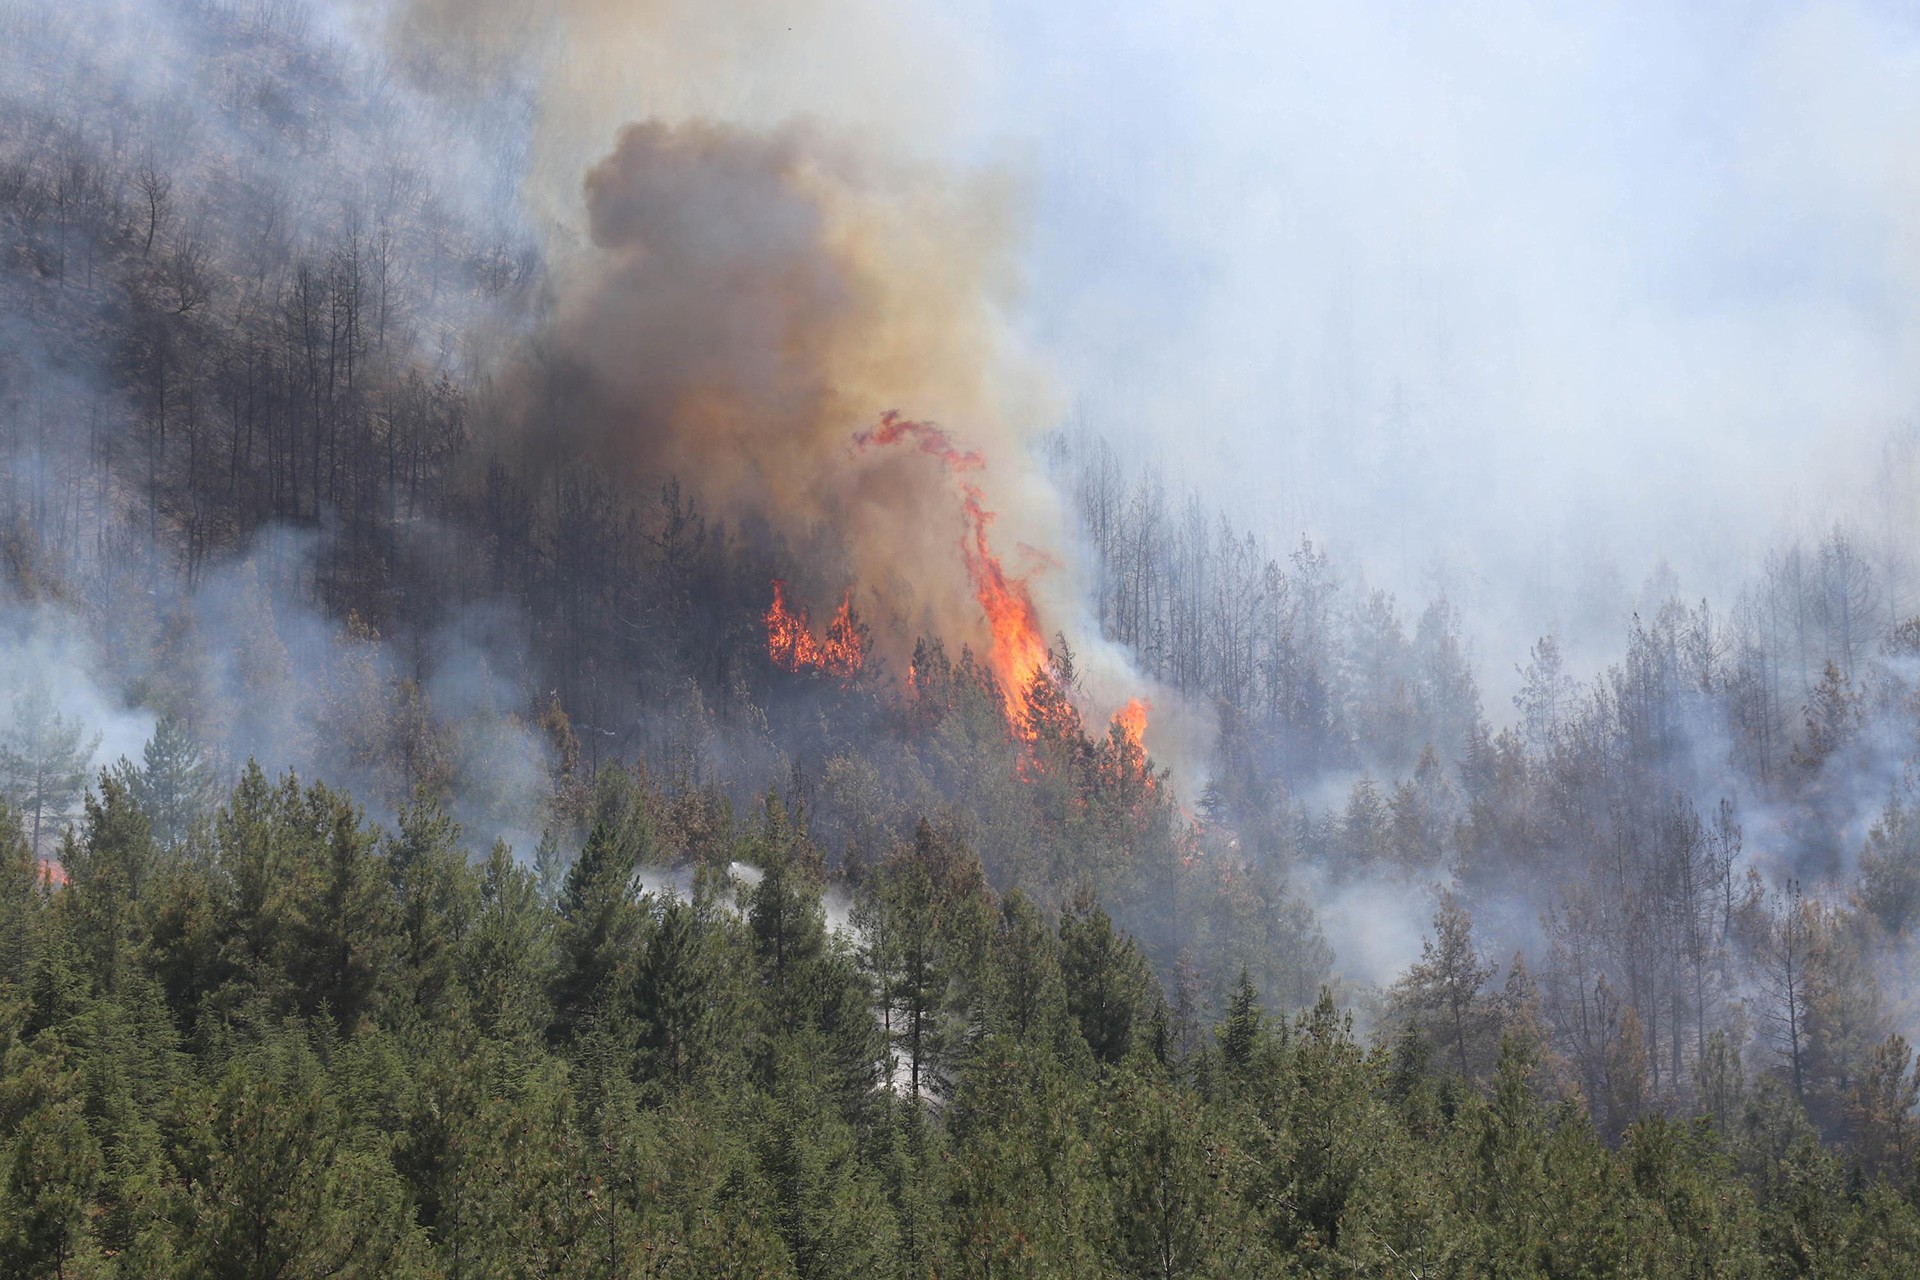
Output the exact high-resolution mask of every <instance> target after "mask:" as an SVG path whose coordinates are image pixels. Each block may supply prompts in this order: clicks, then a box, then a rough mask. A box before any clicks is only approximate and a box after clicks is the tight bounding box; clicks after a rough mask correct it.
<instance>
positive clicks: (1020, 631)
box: [853, 411, 1047, 740]
mask: <svg viewBox="0 0 1920 1280" xmlns="http://www.w3.org/2000/svg"><path fill="white" fill-rule="evenodd" d="M901 441H907V442H909V443H911V444H912V445H913V447H915V448H917V449H919V450H920V452H922V453H924V454H927V455H928V456H929V457H933V458H937V459H939V460H940V462H941V464H942V465H943V466H945V467H946V469H947V471H948V473H949V474H951V475H952V476H953V477H954V479H955V482H956V483H957V484H958V485H959V486H960V500H961V511H962V514H963V515H964V517H965V520H966V532H965V533H964V534H963V535H962V537H961V539H960V554H961V557H962V558H963V560H964V561H965V563H966V566H967V577H968V578H969V579H970V580H971V581H972V583H973V590H974V597H975V598H976V599H977V600H978V601H979V602H980V608H981V610H982V611H983V612H984V613H985V614H986V616H987V627H988V630H989V632H990V633H991V634H992V637H993V639H992V643H991V645H990V646H989V648H988V650H987V665H988V667H989V668H990V669H991V670H992V671H993V674H994V677H995V679H996V680H998V681H999V684H1000V694H1001V697H1002V698H1003V699H1004V700H1005V703H1006V711H1007V724H1008V726H1009V727H1010V728H1011V729H1012V731H1013V733H1014V735H1015V736H1016V737H1019V738H1022V739H1027V740H1030V739H1031V738H1032V737H1033V729H1032V728H1031V725H1030V720H1031V716H1030V714H1029V713H1030V710H1031V708H1030V702H1031V690H1032V688H1033V681H1034V677H1035V676H1037V675H1039V674H1040V673H1041V672H1043V671H1045V670H1046V667H1047V643H1046V640H1045V639H1044V638H1043V635H1042V633H1041V630H1040V613H1039V610H1037V609H1035V608H1034V605H1033V593H1032V592H1031V591H1030V590H1029V589H1028V587H1027V580H1026V579H1025V578H1024V577H1020V576H1018V575H1013V574H1009V573H1008V572H1007V570H1006V567H1005V566H1004V565H1003V564H1002V563H1001V561H1000V557H999V556H997V555H996V554H994V550H993V545H992V543H991V542H990V541H989V539H988V537H987V530H988V528H989V526H991V525H992V524H993V521H994V513H993V511H991V510H990V509H988V507H987V504H986V495H985V494H984V493H982V492H981V490H980V486H979V485H977V484H975V483H973V482H972V481H971V480H968V479H965V478H964V477H965V475H966V474H967V473H969V472H974V471H979V470H981V469H982V468H984V467H985V465H986V462H985V460H984V459H983V458H982V457H981V456H980V454H979V453H977V452H975V451H973V450H962V449H960V448H958V447H957V446H955V445H954V443H953V441H952V440H951V439H950V438H949V437H948V436H947V433H946V432H945V431H943V430H941V429H940V428H939V427H937V426H935V425H933V424H932V423H929V422H915V421H913V420H911V419H908V418H903V417H901V416H900V415H899V414H897V413H894V412H891V411H889V412H887V413H885V414H883V415H882V416H881V418H880V425H879V426H877V427H875V428H874V429H873V430H872V431H863V432H861V433H859V434H858V435H856V436H855V437H854V439H853V443H854V448H856V449H865V448H868V447H869V446H872V445H891V444H897V443H899V442H901Z"/></svg>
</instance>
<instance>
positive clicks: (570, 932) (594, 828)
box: [553, 765, 653, 1039]
mask: <svg viewBox="0 0 1920 1280" xmlns="http://www.w3.org/2000/svg"><path fill="white" fill-rule="evenodd" d="M652 851H653V825H652V820H651V818H650V817H649V815H648V813H647V811H646V806H645V803H644V800H643V797H642V795H641V792H640V784H639V782H638V781H637V780H636V779H635V778H634V776H633V775H632V774H630V773H628V772H627V771H626V770H625V769H623V768H621V767H620V766H619V765H608V766H606V767H605V768H603V769H602V770H601V771H600V776H599V778H598V779H597V780H596V782H595V784H594V796H593V822H592V825H591V827H590V828H589V829H588V832H587V842H586V844H585V846H583V847H582V848H581V850H580V856H579V857H578V858H576V859H575V860H574V863H573V866H572V867H570V868H569V869H568V871H567V877H566V882H565V884H564V886H563V887H562V888H561V891H560V927H559V931H558V935H557V937H556V939H555V941H556V952H557V955H556V961H557V968H556V971H555V974H554V989H553V1010H554V1017H555V1031H556V1032H557V1033H558V1034H559V1035H560V1036H561V1037H562V1038H563V1039H564V1038H568V1037H571V1036H573V1035H575V1034H577V1033H578V1032H580V1031H581V1030H582V1029H584V1028H585V1027H586V1025H587V1024H588V1022H589V1021H590V1020H591V1018H592V1017H593V1015H594V1013H595V1012H596V1011H597V1010H599V1009H600V1008H601V1006H602V1004H603V1003H604V1002H605V1001H607V1000H609V999H611V998H613V997H614V996H615V995H616V994H617V993H618V992H619V991H620V990H621V986H622V980H623V978H626V977H628V976H629V975H630V974H631V972H632V970H631V968H630V966H631V964H632V962H633V960H634V958H635V951H636V948H637V946H638V944H639V942H640V937H641V930H642V927H643V925H644V919H643V914H642V912H641V910H640V902H639V891H638V887H637V884H638V879H637V878H638V874H639V870H640V865H641V863H642V861H643V860H645V859H647V858H648V857H650V856H651V854H652Z"/></svg>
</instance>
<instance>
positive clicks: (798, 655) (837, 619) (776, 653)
mask: <svg viewBox="0 0 1920 1280" xmlns="http://www.w3.org/2000/svg"><path fill="white" fill-rule="evenodd" d="M765 620H766V624H767V656H768V657H769V658H771V659H773V665H774V666H776V667H779V668H780V669H781V670H782V671H792V672H796V673H797V672H801V671H821V672H825V673H826V674H827V675H830V676H834V677H836V678H838V679H841V680H846V679H849V678H851V677H853V676H854V675H857V674H858V673H859V672H860V670H861V668H863V667H865V666H866V665H867V645H868V637H867V629H866V627H865V625H864V624H862V623H861V622H860V620H859V618H858V616H856V615H855V613H854V611H853V592H852V591H851V590H849V591H847V592H846V593H845V594H843V595H842V596H841V597H840V607H839V608H838V609H837V610H835V611H834V615H833V621H831V622H829V623H828V624H827V634H826V637H825V638H824V639H821V640H815V639H814V638H813V632H812V630H811V622H812V619H811V617H810V615H809V614H808V612H807V609H806V606H804V605H802V606H801V607H800V609H799V611H798V612H795V611H794V610H791V609H789V608H788V607H787V584H786V583H785V582H783V581H781V580H780V579H779V578H775V579H774V580H773V603H772V604H770V605H768V606H767V612H766V614H765Z"/></svg>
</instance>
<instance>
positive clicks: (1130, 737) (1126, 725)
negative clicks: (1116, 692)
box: [1113, 698, 1153, 747]
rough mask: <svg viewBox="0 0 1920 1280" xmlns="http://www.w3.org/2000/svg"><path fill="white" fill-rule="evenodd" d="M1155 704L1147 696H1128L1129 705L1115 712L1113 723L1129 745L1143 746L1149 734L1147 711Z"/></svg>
mask: <svg viewBox="0 0 1920 1280" xmlns="http://www.w3.org/2000/svg"><path fill="white" fill-rule="evenodd" d="M1152 710H1153V704H1152V703H1151V702H1149V701H1147V700H1146V699H1145V698H1128V699H1127V705H1126V706H1124V707H1122V708H1120V709H1119V710H1118V711H1116V712H1114V713H1113V723H1114V725H1115V727H1116V728H1118V729H1119V730H1120V733H1121V735H1122V736H1123V737H1124V738H1125V739H1126V740H1127V743H1128V745H1129V746H1133V747H1139V746H1141V745H1142V744H1141V739H1142V738H1144V737H1146V734H1147V713H1148V712H1150V711H1152Z"/></svg>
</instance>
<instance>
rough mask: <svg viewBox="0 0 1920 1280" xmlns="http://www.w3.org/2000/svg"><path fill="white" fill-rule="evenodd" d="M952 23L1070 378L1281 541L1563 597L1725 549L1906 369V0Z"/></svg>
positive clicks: (1098, 413)
mask: <svg viewBox="0 0 1920 1280" xmlns="http://www.w3.org/2000/svg"><path fill="white" fill-rule="evenodd" d="M950 12H952V11H950ZM950 20H951V21H953V22H954V23H956V25H958V26H959V27H960V28H961V29H963V30H965V31H966V32H968V33H969V34H970V35H971V36H972V37H973V38H974V39H975V40H976V41H977V47H976V48H975V50H974V51H973V58H972V60H971V62H970V64H969V65H970V68H971V75H972V85H973V91H974V97H975V98H976V100H977V107H978V113H977V116H976V119H977V121H978V124H979V133H978V136H979V138H980V139H982V140H984V141H985V147H986V150H988V151H991V150H992V149H993V148H994V147H999V148H1002V149H1003V150H1005V151H1007V152H1008V153H1010V154H1012V155H1014V156H1015V157H1016V158H1017V161H1018V163H1020V164H1021V165H1023V166H1024V167H1025V168H1026V171H1027V172H1028V174H1029V175H1030V177H1031V180H1032V182H1033V187H1032V199H1033V202H1034V218H1035V220H1034V226H1033V229H1032V241H1031V244H1030V249H1029V259H1028V260H1029V264H1030V282H1031V292H1030V294H1029V296H1028V298H1027V300H1026V307H1025V310H1024V312H1023V316H1022V319H1023V323H1025V324H1027V325H1030V326H1031V335H1032V338H1033V340H1034V341H1035V342H1036V343H1037V344H1038V345H1040V346H1041V347H1042V348H1043V349H1044V350H1046V351H1047V352H1048V353H1049V354H1050V355H1051V357H1052V358H1053V359H1054V360H1055V361H1056V362H1057V364H1058V367H1059V369H1060V371H1061V374H1062V382H1063V387H1064V390H1065V392H1066V394H1067V396H1068V397H1069V398H1070V400H1071V401H1072V402H1074V403H1076V404H1077V405H1078V406H1079V407H1080V409H1081V410H1082V411H1083V412H1084V413H1085V414H1086V415H1087V416H1088V418H1089V419H1090V420H1091V421H1092V422H1093V423H1095V424H1096V425H1098V426H1100V427H1101V428H1102V429H1104V430H1107V431H1108V432H1110V433H1112V434H1115V435H1118V436H1120V437H1122V438H1127V439H1132V440H1137V441H1142V442H1145V443H1146V444H1147V445H1148V446H1149V447H1152V448H1156V449H1159V450H1161V451H1163V452H1165V453H1167V454H1169V455H1170V456H1172V457H1173V458H1175V459H1176V460H1177V461H1178V462H1179V464H1180V465H1181V466H1183V467H1185V468H1186V469H1187V470H1188V471H1189V472H1190V473H1191V474H1192V476H1193V477H1194V478H1195V479H1197V480H1200V481H1202V482H1203V483H1205V484H1207V485H1208V486H1209V487H1211V488H1213V489H1214V491H1215V492H1217V493H1218V494H1220V495H1221V496H1222V497H1223V498H1224V499H1225V500H1226V501H1227V502H1228V503H1229V504H1230V505H1231V506H1232V507H1233V508H1234V509H1236V510H1237V512H1238V513H1240V514H1241V515H1242V516H1243V517H1245V518H1248V519H1251V520H1255V521H1257V522H1259V523H1260V524H1262V525H1264V526H1265V529H1266V531H1267V532H1269V533H1271V534H1272V535H1273V536H1275V537H1277V538H1281V539H1289V540H1290V539H1291V538H1292V537H1295V536H1297V535H1298V534H1299V533H1300V532H1303V531H1312V532H1314V533H1315V534H1316V535H1318V536H1321V537H1324V538H1327V539H1329V540H1331V541H1332V543H1333V544H1334V546H1335V547H1336V549H1337V550H1338V549H1344V550H1346V551H1348V552H1349V553H1350V554H1352V555H1354V556H1358V557H1364V558H1365V560H1366V561H1367V563H1368V564H1369V566H1370V568H1371V571H1372V572H1373V573H1374V574H1376V576H1378V577H1379V578H1381V579H1383V580H1386V581H1392V582H1397V583H1398V584H1399V585H1402V586H1410V585H1416V584H1418V583H1420V582H1421V581H1422V580H1423V579H1424V578H1425V577H1426V576H1427V572H1426V571H1427V570H1428V568H1429V566H1430V565H1431V564H1432V563H1433V562H1434V561H1435V559H1436V557H1444V558H1445V559H1446V560H1447V561H1448V563H1449V564H1450V565H1451V569H1450V574H1451V580H1452V581H1453V582H1454V583H1455V586H1454V590H1455V591H1456V592H1458V593H1462V594H1466V595H1472V594H1474V592H1475V591H1479V592H1480V593H1481V594H1482V595H1485V596H1488V597H1498V596H1503V595H1505V594H1506V593H1507V591H1508V589H1509V587H1511V586H1514V585H1519V586H1521V587H1523V589H1524V590H1525V591H1526V592H1527V593H1528V594H1529V595H1530V596H1531V597H1532V598H1533V599H1534V600H1535V601H1536V602H1556V601H1558V600H1559V599H1560V597H1561V596H1563V595H1564V594H1565V593H1566V592H1569V591H1579V590H1583V589H1585V586H1586V585H1591V583H1590V582H1589V580H1593V581H1601V580H1604V579H1606V578H1607V575H1608V570H1607V569H1606V568H1605V565H1606V563H1608V562H1611V563H1612V565H1613V566H1614V567H1615V568H1616V569H1617V571H1618V581H1619V583H1620V584H1621V590H1622V591H1624V592H1626V593H1628V594H1631V592H1633V591H1634V590H1636V589H1637V588H1638V585H1639V582H1640V580H1641V578H1642V577H1643V576H1644V575H1645V573H1646V572H1647V570H1648V569H1649V568H1650V567H1651V566H1652V564H1653V563H1654V561H1655V559H1656V558H1657V557H1659V556H1662V555H1664V556H1666V557H1669V558H1671V559H1672V560H1673V562H1674V564H1675V566H1676V567H1677V568H1679V569H1680V570H1681V573H1682V579H1683V585H1684V586H1685V587H1686V588H1688V589H1690V590H1700V589H1705V588H1708V587H1714V588H1720V587H1723V586H1724V585H1725V584H1726V583H1727V581H1728V580H1730V579H1731V578H1732V577H1733V576H1735V575H1736V574H1737V573H1738V572H1739V565H1740V559H1741V557H1740V556H1739V555H1736V554H1735V553H1741V552H1744V551H1746V550H1749V549H1750V548H1751V546H1752V544H1753V543H1754V542H1755V541H1756V540H1757V539H1759V538H1761V537H1771V536H1773V534H1774V531H1775V529H1776V528H1777V527H1778V526H1779V525H1780V524H1781V523H1782V522H1788V523H1791V522H1794V521H1798V522H1800V523H1801V524H1803V525H1806V526H1809V527H1811V526H1814V525H1817V524H1820V523H1822V522H1824V521H1825V520H1826V519H1828V518H1829V516H1828V514H1827V513H1828V511H1829V510H1830V508H1831V504H1832V503H1833V502H1834V501H1835V495H1836V494H1841V493H1844V494H1846V495H1847V497H1848V499H1849V500H1851V499H1852V498H1853V497H1854V494H1855V491H1856V490H1857V489H1858V487H1859V486H1860V485H1862V484H1863V483H1865V482H1866V481H1867V480H1868V479H1869V478H1870V476H1871V473H1872V470H1873V468H1874V466H1875V465H1876V464H1875V459H1876V458H1877V451H1878V449H1879V446H1880V443H1881V441H1882V440H1883V439H1884V438H1885V436H1886V435H1887V433H1888V432H1890V431H1892V430H1894V429H1896V428H1898V427H1899V426H1900V425H1901V424H1902V423H1904V422H1905V421H1906V419H1907V416H1908V414H1909V409H1910V406H1911V405H1912V404H1913V403H1914V399H1915V397H1914V390H1915V382H1916V379H1915V376H1914V371H1915V369H1916V367H1920V366H1916V363H1915V356H1916V354H1920V309H1917V308H1916V302H1917V301H1920V252H1917V251H1920V240H1917V239H1916V235H1917V234H1920V228H1916V224H1915V220H1914V218H1913V216H1912V215H1913V212H1914V211H1915V210H1916V209H1917V208H1920V198H1917V197H1920V190H1916V187H1917V186H1920V25H1916V22H1917V21H1920V20H1917V19H1916V17H1915V16H1914V14H1913V13H1912V12H1911V11H1909V12H1904V13H1903V12H1900V11H1897V10H1895V9H1894V8H1893V7H1891V6H1871V5H1860V4H1827V5H1779V6H1764V5H1762V6H1754V5H1732V4H1725V5H1693V6H1687V5H1674V4H1670V3H1668V4H1646V5H1621V6H1600V5H1590V4H1578V5H1565V6H1551V5H1538V4H1529V5H1522V4H1487V5H1476V6H1435V5H1425V4H1406V5H1384V4H1370V3H1352V4H1340V5H1301V4H1285V3H1282V4H1274V3H1238V2H1235V0H1224V2H1223V0H1210V2H1204V3H1193V2H1185V3H1173V2H1172V0H1165V2H1160V0H1120V2H1119V3H1113V2H1112V0H1103V2H1101V3H1091V2H1086V0H1055V2H1053V3H1049V4H1045V5H1029V4H1024V3H1015V2H1014V0H974V2H973V4H972V7H968V6H967V5H965V4H963V5H962V6H961V8H960V9H959V10H958V16H956V17H953V18H951V19H950ZM1463 579H1464V580H1466V581H1465V582H1464V583H1463ZM1475 583H1477V584H1478V586H1477V587H1476V586H1475V585H1474V584H1475ZM1487 603H1488V605H1489V607H1500V605H1499V602H1497V601H1494V600H1492V599H1489V600H1488V601H1487ZM1561 608H1563V605H1562V604H1560V603H1541V604H1539V609H1538V611H1539V612H1542V613H1545V614H1552V613H1554V612H1555V611H1557V610H1560V609H1561ZM1546 620H1547V621H1551V620H1552V619H1551V618H1547V619H1546ZM1515 621H1520V620H1519V619H1516V620H1515ZM1563 621H1564V620H1563Z"/></svg>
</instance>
